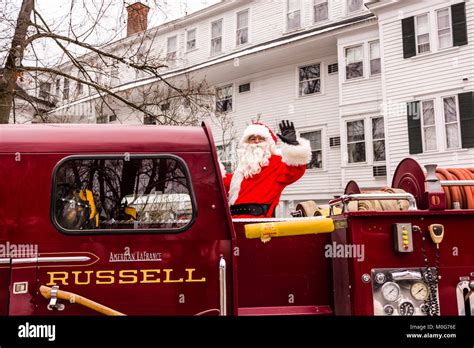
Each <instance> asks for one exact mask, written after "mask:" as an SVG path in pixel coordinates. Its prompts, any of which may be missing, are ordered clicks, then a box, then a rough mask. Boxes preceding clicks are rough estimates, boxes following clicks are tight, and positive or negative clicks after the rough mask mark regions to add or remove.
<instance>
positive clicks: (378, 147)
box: [372, 117, 385, 162]
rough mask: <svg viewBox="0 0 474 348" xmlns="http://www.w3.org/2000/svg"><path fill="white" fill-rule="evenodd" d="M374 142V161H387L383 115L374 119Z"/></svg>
mask: <svg viewBox="0 0 474 348" xmlns="http://www.w3.org/2000/svg"><path fill="white" fill-rule="evenodd" d="M372 144H373V151H374V162H380V161H385V130H384V124H383V117H375V118H373V119H372Z"/></svg>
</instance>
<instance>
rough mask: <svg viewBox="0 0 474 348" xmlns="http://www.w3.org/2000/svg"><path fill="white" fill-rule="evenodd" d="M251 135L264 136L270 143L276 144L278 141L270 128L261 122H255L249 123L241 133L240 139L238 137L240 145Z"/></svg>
mask: <svg viewBox="0 0 474 348" xmlns="http://www.w3.org/2000/svg"><path fill="white" fill-rule="evenodd" d="M251 135H259V136H261V137H262V138H265V140H266V141H267V142H269V143H270V144H271V145H276V143H277V141H278V139H277V137H276V136H275V134H273V132H272V130H271V129H270V128H268V127H267V126H265V125H264V124H263V123H260V122H255V123H252V124H250V125H249V126H248V127H247V128H246V129H245V131H244V134H243V135H242V139H240V145H242V144H243V143H245V142H247V140H248V139H249V137H250V136H251Z"/></svg>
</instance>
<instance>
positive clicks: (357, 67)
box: [345, 45, 364, 80]
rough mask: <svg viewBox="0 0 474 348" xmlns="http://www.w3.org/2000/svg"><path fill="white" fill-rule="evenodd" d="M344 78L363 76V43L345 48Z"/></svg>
mask: <svg viewBox="0 0 474 348" xmlns="http://www.w3.org/2000/svg"><path fill="white" fill-rule="evenodd" d="M345 56H346V80H350V79H355V78H358V77H363V76H364V49H363V45H358V46H354V47H348V48H346V52H345Z"/></svg>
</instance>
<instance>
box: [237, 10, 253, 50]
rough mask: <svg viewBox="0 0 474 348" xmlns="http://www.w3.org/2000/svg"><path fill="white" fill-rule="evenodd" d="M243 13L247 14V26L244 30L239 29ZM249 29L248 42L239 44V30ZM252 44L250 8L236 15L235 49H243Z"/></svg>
mask: <svg viewBox="0 0 474 348" xmlns="http://www.w3.org/2000/svg"><path fill="white" fill-rule="evenodd" d="M243 12H247V26H246V27H243V28H239V15H240V14H241V13H243ZM242 29H247V42H245V43H242V44H239V43H238V32H239V30H242ZM249 43H250V8H246V9H243V10H241V11H238V12H237V13H236V14H235V47H241V46H245V45H248V44H249Z"/></svg>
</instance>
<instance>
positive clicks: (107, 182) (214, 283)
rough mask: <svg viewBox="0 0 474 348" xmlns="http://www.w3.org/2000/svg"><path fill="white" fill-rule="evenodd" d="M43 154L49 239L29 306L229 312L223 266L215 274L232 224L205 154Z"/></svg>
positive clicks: (44, 311)
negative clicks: (48, 175) (48, 178)
mask: <svg viewBox="0 0 474 348" xmlns="http://www.w3.org/2000/svg"><path fill="white" fill-rule="evenodd" d="M45 161H46V160H45V159H43V164H44V163H45ZM47 161H48V162H49V165H48V166H47V167H50V168H54V170H52V172H53V180H52V187H51V188H50V189H51V197H52V199H51V222H50V223H49V225H45V226H44V231H45V233H47V234H48V237H49V238H48V240H49V241H50V242H47V243H45V244H43V245H41V251H42V252H41V253H40V257H39V260H40V262H41V263H42V264H41V265H40V267H39V268H38V279H39V283H38V290H39V291H38V293H39V294H38V298H37V303H38V306H37V310H36V314H39V315H48V314H54V315H62V314H66V315H94V314H98V313H102V314H107V313H108V314H110V313H112V314H119V313H122V314H126V315H219V314H223V313H225V312H227V311H230V309H231V304H230V303H227V302H223V301H222V300H223V299H225V298H227V299H230V298H232V297H231V294H230V293H226V292H227V291H228V290H229V289H230V288H231V287H230V285H229V281H230V279H231V277H230V274H227V277H223V275H224V274H223V270H224V272H225V273H229V269H230V259H231V254H230V249H231V237H230V236H231V232H230V226H229V225H228V224H226V221H225V219H224V218H223V217H225V216H226V212H225V207H224V205H223V204H222V203H221V201H222V197H221V196H220V194H221V192H220V191H219V190H218V189H217V188H218V180H220V178H219V177H218V176H217V174H216V173H214V172H211V171H210V170H209V169H207V168H213V161H212V157H211V153H204V152H203V153H183V154H179V155H136V156H134V155H128V157H124V156H115V155H110V156H109V155H100V156H70V157H67V158H63V159H60V158H58V157H57V155H52V156H51V158H49V159H48V160H47ZM47 190H48V188H47V189H46V191H47ZM46 191H45V192H43V194H40V195H39V196H38V197H48V196H49V192H46ZM48 222H49V221H48ZM45 239H46V238H45ZM224 264H226V266H227V267H225V268H224ZM225 278H227V280H228V281H227V283H225V284H222V282H223V281H224V279H225ZM222 285H224V286H222ZM56 286H57V287H59V288H58V289H57V288H54V287H56ZM51 291H53V292H51ZM229 292H230V291H229ZM51 296H52V297H53V299H54V297H56V298H58V299H59V300H58V301H57V302H56V303H55V302H54V301H51V300H50V297H51ZM71 302H74V303H71ZM91 303H92V305H91ZM84 304H85V305H84ZM48 306H49V308H48ZM104 306H105V307H104ZM109 310H112V311H109ZM114 311H116V312H114Z"/></svg>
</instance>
